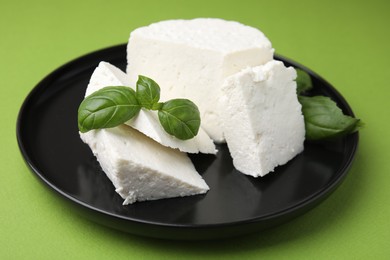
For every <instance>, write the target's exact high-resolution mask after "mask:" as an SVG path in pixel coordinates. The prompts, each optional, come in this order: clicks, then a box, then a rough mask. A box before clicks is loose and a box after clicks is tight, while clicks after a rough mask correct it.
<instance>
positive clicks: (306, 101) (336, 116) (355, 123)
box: [296, 69, 362, 140]
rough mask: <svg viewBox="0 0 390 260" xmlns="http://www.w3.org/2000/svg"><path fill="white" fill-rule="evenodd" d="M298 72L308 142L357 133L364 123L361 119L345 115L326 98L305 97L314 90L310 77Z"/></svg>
mask: <svg viewBox="0 0 390 260" xmlns="http://www.w3.org/2000/svg"><path fill="white" fill-rule="evenodd" d="M296 71H297V79H296V82H297V94H298V101H299V102H300V103H301V105H302V114H303V117H304V120H305V130H306V139H307V140H323V139H332V138H337V137H341V136H345V135H348V134H350V133H353V132H355V131H357V130H358V129H359V128H360V127H361V126H362V123H361V121H360V119H357V118H354V117H351V116H348V115H344V114H343V112H342V110H341V109H340V108H339V107H337V104H336V103H335V102H334V101H333V100H331V99H330V98H329V97H325V96H304V95H303V93H305V92H307V91H309V90H310V89H312V88H313V83H312V81H311V78H310V75H309V74H308V73H307V72H305V71H303V70H301V69H296Z"/></svg>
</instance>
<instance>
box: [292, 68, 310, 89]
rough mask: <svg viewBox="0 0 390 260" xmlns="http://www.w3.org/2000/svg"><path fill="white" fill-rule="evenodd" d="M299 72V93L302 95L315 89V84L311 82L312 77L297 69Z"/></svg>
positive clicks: (297, 80)
mask: <svg viewBox="0 0 390 260" xmlns="http://www.w3.org/2000/svg"><path fill="white" fill-rule="evenodd" d="M295 70H296V72H297V79H296V82H297V93H298V94H301V93H302V92H305V91H308V90H310V89H312V88H313V83H312V81H311V78H310V75H309V74H308V73H307V72H306V71H304V70H301V69H298V68H295Z"/></svg>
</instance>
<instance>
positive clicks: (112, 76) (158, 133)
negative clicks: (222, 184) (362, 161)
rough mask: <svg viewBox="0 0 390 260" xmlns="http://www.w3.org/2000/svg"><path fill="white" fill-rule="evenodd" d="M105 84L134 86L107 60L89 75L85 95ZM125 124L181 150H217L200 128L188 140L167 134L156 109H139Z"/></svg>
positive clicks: (210, 151)
mask: <svg viewBox="0 0 390 260" xmlns="http://www.w3.org/2000/svg"><path fill="white" fill-rule="evenodd" d="M157 83H158V82H157ZM107 86H128V87H130V86H135V83H134V84H131V83H130V80H129V77H128V76H127V75H126V73H124V72H123V71H121V70H120V69H119V68H117V67H115V66H113V65H111V64H109V63H107V62H100V63H99V66H98V67H97V68H96V69H95V71H94V72H93V74H92V76H91V79H90V82H89V84H88V87H87V90H86V93H85V95H86V96H88V95H90V94H92V93H93V92H95V91H97V90H99V89H101V88H103V87H107ZM126 124H127V125H129V126H131V127H133V128H135V129H137V130H138V131H140V132H142V133H144V134H145V135H147V136H149V137H150V138H152V139H154V140H155V141H157V142H159V143H161V144H162V145H164V146H167V147H171V148H177V149H179V150H180V151H182V152H188V153H199V152H201V153H209V154H215V153H216V152H217V150H216V148H215V145H214V143H213V141H212V140H211V139H210V137H209V136H208V135H207V134H206V132H205V131H204V130H203V129H202V128H200V129H199V132H198V134H197V135H196V136H195V137H194V138H192V139H189V140H184V141H183V140H179V139H177V138H175V137H173V136H171V135H169V134H168V133H167V132H165V130H164V128H163V127H162V126H161V124H160V122H159V119H158V116H157V113H156V111H149V110H144V109H141V110H140V112H139V113H138V115H137V116H135V117H134V118H132V119H130V120H129V121H127V122H126Z"/></svg>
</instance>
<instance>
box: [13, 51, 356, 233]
mask: <svg viewBox="0 0 390 260" xmlns="http://www.w3.org/2000/svg"><path fill="white" fill-rule="evenodd" d="M276 58H277V59H280V60H282V61H284V62H285V64H286V65H291V66H294V67H299V68H303V69H304V70H306V71H308V72H309V73H310V74H311V76H312V79H313V83H314V86H315V89H314V93H317V94H318V93H319V94H323V95H326V96H330V97H331V98H332V99H333V100H335V101H336V102H337V104H338V105H339V106H340V107H341V108H342V110H343V111H344V113H346V114H349V115H353V113H352V111H351V109H350V107H349V106H348V104H347V103H346V101H345V100H344V99H343V97H342V96H341V95H340V94H339V93H338V92H337V91H336V90H335V89H334V88H333V87H332V86H331V85H330V84H328V83H327V82H326V81H324V80H323V79H321V78H320V77H319V76H318V75H316V74H314V73H313V72H311V71H310V70H308V69H306V68H304V67H302V66H301V65H298V64H297V63H295V62H292V61H289V60H287V59H285V58H282V57H280V56H277V57H276ZM100 61H107V62H110V63H112V64H114V65H116V66H118V67H119V68H121V69H123V70H124V69H125V66H126V46H125V45H119V46H115V47H111V48H107V49H104V50H100V51H97V52H94V53H91V54H88V55H86V56H83V57H81V58H78V59H76V60H74V61H72V62H69V63H67V64H66V65H64V66H62V67H60V68H58V69H57V70H55V71H54V72H53V73H51V74H50V75H48V76H47V77H46V78H45V79H43V80H42V81H41V82H40V83H39V84H38V85H37V86H36V87H35V88H34V89H33V91H32V92H31V93H30V94H29V95H28V97H27V98H26V100H25V102H24V104H23V106H22V108H21V110H20V113H19V118H18V123H17V138H18V143H19V147H20V150H21V153H22V155H23V157H24V159H25V161H26V163H27V165H28V166H29V168H31V170H32V172H33V173H34V174H35V175H36V176H37V177H38V178H39V179H40V180H42V181H43V183H44V184H46V185H45V186H48V187H50V188H51V190H53V191H55V193H57V194H59V195H60V197H62V198H64V199H65V201H67V202H69V204H70V205H72V206H74V207H75V209H77V210H78V211H79V212H80V213H82V214H83V215H85V216H87V217H88V218H89V219H91V220H94V221H96V222H98V223H101V224H104V225H107V226H110V227H114V228H116V229H119V230H123V231H127V232H130V233H133V234H139V235H145V236H151V237H159V238H173V239H213V238H221V237H230V236H236V235H241V234H246V233H250V232H258V231H260V230H262V229H265V228H269V227H272V226H275V225H279V224H281V223H283V222H286V221H288V220H290V219H292V218H294V217H296V216H298V215H300V214H303V213H304V212H306V211H307V210H309V209H311V208H312V207H314V206H315V205H317V204H318V203H319V202H321V201H322V200H323V199H325V198H326V197H327V196H328V195H329V194H330V193H331V192H332V191H333V190H334V189H335V188H336V187H337V186H338V185H339V184H340V183H341V181H342V180H343V179H344V177H345V176H346V174H347V171H348V169H349V167H350V165H351V163H352V160H353V158H354V155H355V152H356V149H357V144H358V135H357V134H353V135H350V136H348V137H345V138H342V139H340V140H337V141H333V142H322V143H309V142H306V143H305V150H304V152H303V153H302V154H300V155H298V156H297V157H295V158H294V159H293V160H292V161H290V162H289V163H288V164H287V165H285V166H281V167H278V168H277V169H276V171H275V172H274V173H272V174H269V175H267V176H266V177H263V178H257V179H255V178H252V177H249V176H245V175H243V174H240V173H238V172H237V171H236V170H235V169H234V167H233V165H232V160H231V157H230V155H229V152H228V150H227V147H226V145H220V146H218V150H219V153H218V155H217V156H216V157H215V156H209V155H195V156H191V159H192V160H193V162H194V164H195V167H196V168H197V170H198V171H199V172H200V174H201V175H202V176H203V177H204V179H205V180H206V182H207V183H208V185H209V186H210V187H211V190H210V191H209V192H208V193H207V194H205V195H198V196H192V197H185V198H174V199H163V200H157V201H149V202H140V203H135V204H133V205H128V206H122V199H121V198H120V197H119V195H117V194H116V193H115V191H114V187H113V186H112V184H111V182H110V181H109V180H108V178H107V177H106V176H105V174H104V173H103V172H102V170H101V169H100V166H99V165H98V163H97V161H96V159H95V158H94V156H93V155H92V153H91V151H90V149H89V148H88V146H87V145H85V144H84V143H83V142H82V141H81V140H80V138H79V134H78V128H77V109H78V106H79V104H80V102H81V100H82V99H83V96H84V92H85V89H86V86H87V84H88V81H89V78H90V76H91V74H92V72H93V70H94V69H95V67H96V66H97V65H98V63H99V62H100Z"/></svg>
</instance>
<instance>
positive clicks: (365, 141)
mask: <svg viewBox="0 0 390 260" xmlns="http://www.w3.org/2000/svg"><path fill="white" fill-rule="evenodd" d="M389 3H390V2H389V1H269V0H268V1H246V0H240V1H237V0H235V1H227V0H225V1H222V0H221V1H212V0H209V1H204V0H198V1H190V2H188V1H129V0H128V1H113V0H111V1H61V2H58V3H57V2H56V1H5V0H0V12H1V15H0V58H1V60H0V73H1V74H0V75H1V77H0V87H1V93H2V94H1V102H0V108H1V111H2V113H1V120H0V122H1V128H0V138H1V149H0V160H1V165H2V168H1V182H0V183H1V184H0V185H1V189H0V198H1V214H0V259H99V258H103V259H104V258H109V259H118V258H119V259H120V258H126V259H153V258H159V259H175V258H176V259H226V258H228V259H268V258H274V259H368V258H370V259H385V258H386V256H387V257H389V255H390V247H389V241H390V230H389V224H388V221H389V219H390V207H389V206H388V205H389V203H388V198H389V195H390V185H389V180H390V176H389V173H390V153H389V147H390V137H389V134H388V131H389V128H390V124H389V120H388V119H389V108H390V105H389V101H388V100H389V83H388V77H389V75H390V62H389V61H388V59H389V58H390V55H389V50H388V48H389V46H390V36H389V31H390V30H389V26H390V15H389V11H390V4H389ZM193 17H220V18H224V19H231V20H237V21H240V22H242V23H245V24H248V25H252V26H255V27H258V28H260V29H261V30H262V31H263V32H264V33H265V34H266V35H267V36H268V37H269V39H270V40H271V41H272V43H273V46H274V48H275V49H276V52H277V53H279V54H283V55H285V56H287V57H289V58H292V59H294V60H296V61H298V62H300V63H302V64H304V65H305V66H307V67H309V68H311V69H313V70H314V71H316V72H317V73H319V74H320V75H321V76H323V77H324V78H325V79H327V80H328V81H329V82H331V83H332V84H333V85H334V86H336V88H337V89H338V90H339V91H340V92H341V93H342V95H343V96H344V97H345V98H346V99H347V100H348V102H349V103H350V105H351V106H352V108H353V109H354V112H355V113H356V114H357V115H358V116H359V117H360V118H362V119H363V120H364V122H365V124H366V127H365V129H363V130H362V131H361V135H360V146H359V151H358V154H357V157H356V161H355V163H354V165H353V167H352V169H351V171H350V174H349V176H348V178H347V179H346V180H345V182H344V183H343V184H342V185H341V186H340V187H339V189H338V190H337V191H336V192H335V193H334V194H333V195H332V196H331V197H330V198H329V199H327V200H326V201H325V202H324V203H322V204H321V205H319V206H318V207H317V208H315V209H314V210H312V211H310V212H309V213H307V214H305V215H303V216H302V217H299V218H298V219H295V220H293V221H291V222H289V223H287V224H285V225H283V226H280V227H278V228H275V229H272V230H268V231H265V232H261V233H258V234H254V235H250V236H246V237H242V238H238V239H232V240H228V241H213V242H172V241H163V240H155V239H148V238H141V237H137V236H133V235H129V234H125V233H121V232H118V231H115V230H111V229H108V228H105V227H103V226H100V225H97V224H94V223H92V222H90V221H88V220H85V219H83V218H81V217H79V215H77V214H75V213H74V212H72V211H70V210H69V208H68V207H66V204H64V203H63V202H62V201H61V200H60V199H58V198H57V197H56V196H53V193H52V192H49V191H48V190H47V189H45V188H44V187H43V185H41V184H40V183H39V182H38V180H37V179H36V178H35V177H34V176H33V175H32V174H31V173H30V172H29V170H28V169H27V167H26V166H25V164H24V162H23V159H22V157H21V155H20V153H19V149H18V147H17V142H16V136H15V125H16V117H17V113H18V110H19V108H20V106H21V104H22V102H23V100H24V98H25V97H26V95H27V94H28V93H29V91H31V89H32V88H33V87H34V86H35V85H36V84H37V83H38V82H39V81H40V80H41V79H42V78H43V77H44V76H45V75H47V74H48V73H50V72H51V71H53V70H54V69H56V68H57V67H58V66H60V65H62V64H64V63H66V62H68V61H69V60H71V59H74V58H77V57H78V56H80V55H83V54H85V53H89V52H91V51H94V50H97V49H101V48H105V47H108V46H112V45H116V44H119V43H124V42H126V41H127V39H128V35H129V32H130V31H131V30H133V29H135V28H136V27H139V26H142V25H147V24H149V23H151V22H155V21H159V20H163V19H171V18H193ZM387 259H388V258H387Z"/></svg>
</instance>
